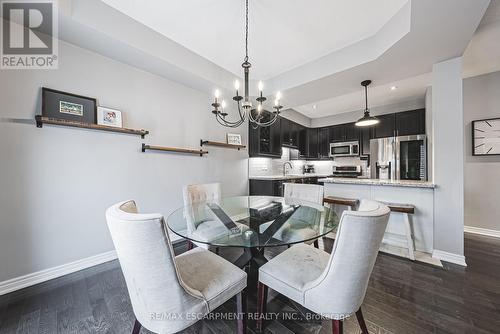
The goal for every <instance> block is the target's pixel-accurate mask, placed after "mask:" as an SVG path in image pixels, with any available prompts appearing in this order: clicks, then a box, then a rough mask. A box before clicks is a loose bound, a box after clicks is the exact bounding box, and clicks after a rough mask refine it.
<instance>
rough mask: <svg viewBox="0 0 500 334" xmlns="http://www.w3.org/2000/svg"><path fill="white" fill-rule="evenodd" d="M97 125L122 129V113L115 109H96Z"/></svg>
mask: <svg viewBox="0 0 500 334" xmlns="http://www.w3.org/2000/svg"><path fill="white" fill-rule="evenodd" d="M97 124H100V125H106V126H112V127H115V128H122V127H123V122H122V112H121V111H120V110H116V109H111V108H106V107H97Z"/></svg>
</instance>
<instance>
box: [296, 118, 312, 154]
mask: <svg viewBox="0 0 500 334" xmlns="http://www.w3.org/2000/svg"><path fill="white" fill-rule="evenodd" d="M298 134H299V139H298V140H299V143H298V144H299V145H298V146H299V155H300V157H301V158H307V153H308V151H309V150H308V138H307V128H306V127H305V126H302V125H298Z"/></svg>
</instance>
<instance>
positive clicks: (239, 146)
mask: <svg viewBox="0 0 500 334" xmlns="http://www.w3.org/2000/svg"><path fill="white" fill-rule="evenodd" d="M203 145H209V146H219V147H226V148H235V149H237V150H238V151H239V150H240V149H245V148H246V146H245V145H235V144H227V143H222V142H218V141H210V140H203V139H201V140H200V146H203Z"/></svg>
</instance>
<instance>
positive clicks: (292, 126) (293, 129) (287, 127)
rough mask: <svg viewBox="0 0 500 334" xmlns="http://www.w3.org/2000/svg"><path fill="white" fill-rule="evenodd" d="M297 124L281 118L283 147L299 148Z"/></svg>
mask: <svg viewBox="0 0 500 334" xmlns="http://www.w3.org/2000/svg"><path fill="white" fill-rule="evenodd" d="M298 142H299V125H298V124H297V123H295V122H292V121H290V120H289V119H286V118H282V119H281V143H282V145H283V146H284V147H290V148H299V146H298Z"/></svg>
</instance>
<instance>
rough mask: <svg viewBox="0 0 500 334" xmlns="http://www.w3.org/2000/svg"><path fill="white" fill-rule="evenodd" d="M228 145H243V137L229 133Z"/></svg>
mask: <svg viewBox="0 0 500 334" xmlns="http://www.w3.org/2000/svg"><path fill="white" fill-rule="evenodd" d="M227 143H228V144H231V145H241V135H240V134H235V133H228V134H227Z"/></svg>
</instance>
